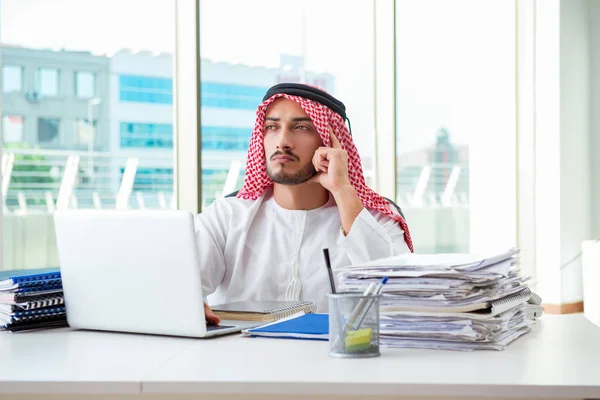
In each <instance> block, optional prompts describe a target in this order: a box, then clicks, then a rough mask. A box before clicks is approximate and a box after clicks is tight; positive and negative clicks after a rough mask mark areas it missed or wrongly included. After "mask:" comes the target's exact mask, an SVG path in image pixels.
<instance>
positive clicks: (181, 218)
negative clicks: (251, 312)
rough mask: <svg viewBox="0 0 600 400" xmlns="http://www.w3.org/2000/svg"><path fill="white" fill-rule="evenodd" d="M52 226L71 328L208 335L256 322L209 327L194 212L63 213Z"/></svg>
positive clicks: (97, 211)
mask: <svg viewBox="0 0 600 400" xmlns="http://www.w3.org/2000/svg"><path fill="white" fill-rule="evenodd" d="M54 224H55V232H56V242H57V245H58V254H59V261H60V270H61V275H62V283H63V291H64V297H65V305H66V308H67V320H68V323H69V325H70V326H71V327H72V328H78V329H92V330H103V331H118V332H132V333H147V334H158V335H173V336H188V337H196V338H204V337H211V336H217V335H224V334H229V333H234V332H240V331H241V330H242V329H245V328H248V327H253V326H256V325H257V323H256V322H254V323H251V322H244V321H221V323H220V324H219V325H218V326H213V325H207V323H206V320H205V316H204V304H203V293H202V280H201V277H200V259H199V256H198V249H197V245H196V239H195V230H194V217H193V215H192V214H191V213H190V212H187V211H179V210H135V211H129V210H127V211H125V210H72V211H57V212H56V213H55V215H54ZM200 251H201V250H200Z"/></svg>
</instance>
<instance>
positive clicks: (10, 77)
mask: <svg viewBox="0 0 600 400" xmlns="http://www.w3.org/2000/svg"><path fill="white" fill-rule="evenodd" d="M22 89H23V68H22V67H19V66H15V65H3V66H2V92H4V93H10V92H20V91H21V90H22Z"/></svg>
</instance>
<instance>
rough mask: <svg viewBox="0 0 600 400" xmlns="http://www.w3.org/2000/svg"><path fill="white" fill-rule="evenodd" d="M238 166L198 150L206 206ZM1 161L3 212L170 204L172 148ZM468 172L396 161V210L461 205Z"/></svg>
mask: <svg viewBox="0 0 600 400" xmlns="http://www.w3.org/2000/svg"><path fill="white" fill-rule="evenodd" d="M243 165H245V159H244V156H243V155H240V153H234V152H228V153H227V154H224V153H218V154H217V153H216V152H215V154H212V152H206V153H205V154H203V168H204V175H203V179H202V181H203V182H202V187H203V203H204V205H205V206H206V205H208V204H210V203H211V202H212V201H213V200H214V199H215V198H218V197H221V196H224V195H226V194H228V193H231V192H232V191H234V190H236V189H239V188H240V187H241V185H242V183H243V178H244V175H243V173H244V171H243ZM1 166H2V172H3V179H2V193H3V195H4V196H3V197H4V199H5V204H4V205H3V209H4V212H17V211H18V212H32V211H46V212H49V213H52V212H53V211H54V210H55V209H64V208H74V207H77V208H96V209H110V208H117V209H135V208H173V207H175V205H176V199H175V197H174V195H173V193H174V191H173V184H174V183H173V158H172V156H171V155H164V154H163V155H154V154H153V155H151V156H145V155H144V156H140V155H139V154H135V155H134V154H123V153H101V152H97V153H90V152H75V151H64V150H17V149H14V150H13V149H6V150H5V152H4V153H3V155H2V163H1ZM468 171H469V169H468V166H467V165H455V164H454V165H453V164H428V165H403V166H401V167H399V168H398V171H397V187H398V196H397V198H396V202H397V203H398V204H399V205H400V206H401V207H402V208H403V209H404V208H407V209H408V208H440V207H442V208H444V207H450V208H456V207H459V208H463V207H468V205H469V196H468V190H469V181H468V179H469V176H468V175H469V174H468ZM371 172H372V171H366V172H365V175H367V179H368V180H370V178H371V177H372V173H371Z"/></svg>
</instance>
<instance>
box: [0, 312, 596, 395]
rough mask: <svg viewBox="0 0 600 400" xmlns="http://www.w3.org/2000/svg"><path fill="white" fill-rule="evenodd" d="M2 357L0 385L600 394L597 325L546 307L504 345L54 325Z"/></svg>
mask: <svg viewBox="0 0 600 400" xmlns="http://www.w3.org/2000/svg"><path fill="white" fill-rule="evenodd" d="M0 360H1V362H0V393H123V394H126V393H130V394H133V393H140V392H142V393H156V394H158V393H163V394H165V393H198V394H208V393H229V394H234V393H247V394H250V393H254V394H267V393H271V394H281V395H283V394H299V393H301V394H323V395H332V394H335V395H344V394H363V395H393V394H399V393H402V394H404V395H423V396H498V397H501V396H508V397H512V396H519V397H543V398H557V397H562V398H567V397H569V398H583V397H587V398H593V397H596V398H600V361H599V360H600V328H598V327H597V326H595V325H593V324H592V323H591V322H589V321H588V320H586V319H585V318H584V317H583V315H582V314H578V315H569V316H555V315H544V316H543V317H542V318H541V319H540V320H539V321H538V323H537V325H536V327H535V328H534V331H533V332H531V333H529V334H527V335H526V336H524V337H522V338H520V339H518V340H517V341H516V342H514V343H513V344H512V345H510V346H509V347H508V348H507V349H506V350H504V351H501V352H497V351H478V352H469V353H463V352H453V351H439V350H409V349H387V348H383V349H382V355H381V357H377V358H372V359H335V358H331V357H329V356H328V355H327V342H317V341H304V340H285V339H264V338H241V337H239V336H238V335H230V336H227V337H219V338H213V339H200V340H195V339H185V338H172V337H158V336H146V335H133V334H117V333H104V332H88V331H72V330H53V331H40V332H30V333H25V334H23V333H22V334H0Z"/></svg>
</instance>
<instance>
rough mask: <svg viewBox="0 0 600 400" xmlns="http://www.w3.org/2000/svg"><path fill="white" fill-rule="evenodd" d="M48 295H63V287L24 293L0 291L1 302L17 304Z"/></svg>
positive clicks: (40, 298)
mask: <svg viewBox="0 0 600 400" xmlns="http://www.w3.org/2000/svg"><path fill="white" fill-rule="evenodd" d="M48 296H63V290H62V287H61V288H59V289H52V290H36V291H29V292H22V293H14V292H2V291H0V303H5V304H16V303H23V302H28V301H37V300H42V299H44V298H46V297H48Z"/></svg>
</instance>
